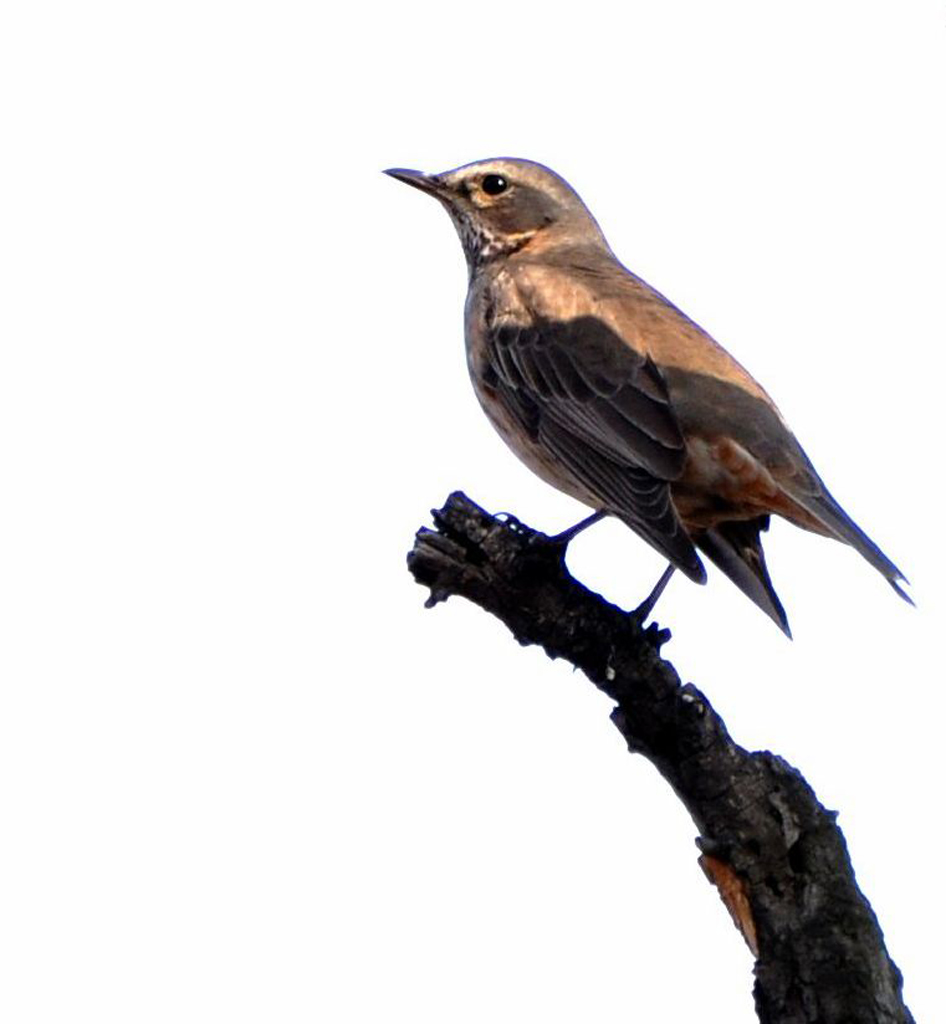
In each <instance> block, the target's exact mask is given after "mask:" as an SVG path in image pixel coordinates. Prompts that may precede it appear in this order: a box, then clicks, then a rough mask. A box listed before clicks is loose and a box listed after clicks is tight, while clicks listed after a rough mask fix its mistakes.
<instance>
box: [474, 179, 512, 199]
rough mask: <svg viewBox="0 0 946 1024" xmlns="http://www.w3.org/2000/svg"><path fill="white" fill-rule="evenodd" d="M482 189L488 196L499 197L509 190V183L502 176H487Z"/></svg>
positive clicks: (482, 183)
mask: <svg viewBox="0 0 946 1024" xmlns="http://www.w3.org/2000/svg"><path fill="white" fill-rule="evenodd" d="M480 187H481V188H482V189H483V191H484V192H485V193H486V194H487V195H488V196H498V195H499V193H500V192H505V191H506V189H507V188H509V182H508V181H506V179H505V178H504V177H503V176H502V175H501V174H487V175H486V176H485V177H484V178H483V181H482V182H481V185H480Z"/></svg>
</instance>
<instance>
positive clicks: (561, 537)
mask: <svg viewBox="0 0 946 1024" xmlns="http://www.w3.org/2000/svg"><path fill="white" fill-rule="evenodd" d="M607 514H608V513H607V512H605V511H604V509H601V508H599V509H598V511H597V512H593V513H592V514H591V515H590V516H587V517H586V518H585V519H582V521H581V522H580V523H575V525H574V526H570V527H569V528H568V529H567V530H562V532H561V533H556V534H555V536H554V537H549V540H550V541H551V542H552V543H553V544H560V545H561V546H562V547H568V545H569V544H570V543H571V542H572V541H573V540H574V539H575V538H576V537H577V536H578V534H579V533H581V531H582V530H587V529H588V527H589V526H594V524H595V523H597V522H599V521H600V520H602V519H604V517H605V516H606V515H607Z"/></svg>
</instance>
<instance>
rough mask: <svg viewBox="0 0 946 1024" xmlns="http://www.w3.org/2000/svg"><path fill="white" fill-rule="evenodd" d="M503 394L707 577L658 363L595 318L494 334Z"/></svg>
mask: <svg viewBox="0 0 946 1024" xmlns="http://www.w3.org/2000/svg"><path fill="white" fill-rule="evenodd" d="M487 349H488V355H489V359H490V363H491V365H492V369H493V371H494V372H495V375H496V379H497V383H496V392H497V395H498V396H499V397H500V398H501V399H502V401H503V402H504V404H505V405H506V407H507V409H508V410H509V411H510V412H511V413H513V414H514V415H515V416H516V418H517V419H518V420H519V422H520V423H521V424H522V425H523V428H524V429H526V430H528V432H529V434H530V436H531V437H532V438H533V439H534V440H535V441H536V442H537V443H538V444H540V445H542V446H543V447H544V448H545V449H546V451H548V452H549V453H550V454H551V455H552V456H554V457H555V458H556V459H557V460H558V461H559V462H560V463H561V464H562V465H563V466H564V467H565V468H566V469H567V471H568V472H569V473H570V474H571V475H572V476H573V477H574V478H575V479H576V480H578V481H580V482H581V483H582V485H583V486H584V487H585V488H586V489H587V490H588V491H589V492H590V493H592V494H594V495H596V496H597V497H598V498H599V499H600V501H601V507H602V508H604V509H606V510H607V511H609V512H611V513H612V514H614V515H616V516H618V517H619V518H620V519H622V520H623V521H624V522H625V523H626V524H627V525H628V526H630V527H631V528H632V529H633V530H635V531H636V532H637V533H639V534H640V535H641V536H642V537H643V538H644V539H645V540H646V541H648V543H650V544H651V545H652V546H653V547H654V548H656V549H657V550H658V551H660V552H661V553H662V554H663V555H664V556H665V557H666V558H667V559H669V560H670V561H671V562H673V564H674V565H676V566H677V567H678V568H680V569H681V570H682V571H683V572H685V573H686V575H687V576H689V577H690V578H691V579H694V580H696V581H698V582H703V581H704V580H705V579H706V572H705V570H704V568H703V564H702V562H701V561H700V559H699V556H698V555H697V553H696V549H695V548H694V546H693V543H692V541H691V540H690V538H689V536H688V534H687V532H686V530H685V529H684V527H683V525H682V524H681V522H680V520H679V518H678V516H677V513H676V510H675V509H674V507H673V504H672V502H671V500H670V486H669V484H670V482H671V481H673V480H676V479H678V478H679V477H680V475H681V473H682V472H683V467H684V463H685V460H686V449H685V445H684V440H683V435H682V433H681V431H680V427H679V424H678V423H677V420H676V417H675V416H674V413H673V410H672V409H671V407H670V402H669V399H668V396H667V389H666V385H665V384H664V382H663V379H662V378H661V376H660V373H659V371H658V370H657V367H656V366H654V364H653V363H652V362H651V361H650V360H649V359H646V358H645V357H643V356H641V355H640V354H639V353H637V352H635V351H634V350H633V349H632V348H630V346H628V345H626V344H625V343H624V342H623V341H622V340H621V338H619V337H618V336H617V335H616V334H615V333H614V331H612V330H611V329H610V328H609V327H608V326H607V325H606V324H604V323H603V322H602V321H600V320H598V319H596V318H595V317H579V318H577V319H575V320H570V321H539V322H537V323H535V324H532V325H530V326H528V327H518V326H508V325H504V326H501V327H497V328H495V329H494V330H492V331H491V332H490V333H489V335H488V340H487Z"/></svg>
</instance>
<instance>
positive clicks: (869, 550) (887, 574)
mask: <svg viewBox="0 0 946 1024" xmlns="http://www.w3.org/2000/svg"><path fill="white" fill-rule="evenodd" d="M818 483H821V482H820V480H819V481H818ZM791 497H792V500H793V501H796V502H797V503H798V504H799V505H801V507H802V508H803V509H804V510H805V511H806V512H807V513H808V514H809V515H811V516H813V517H814V518H815V519H816V520H818V522H819V523H821V524H822V525H823V526H824V528H825V532H826V533H828V534H829V535H830V536H832V537H834V538H835V540H840V541H843V542H844V543H845V544H850V545H851V547H852V548H854V550H855V551H856V552H858V554H860V555H861V556H862V557H863V558H865V559H866V560H867V561H868V562H870V564H871V565H872V566H873V567H874V568H875V569H876V570H877V571H878V572H879V573H880V574H881V575H882V576H883V577H884V579H885V580H886V581H887V582H888V583H889V584H890V586H891V587H893V589H894V590H895V591H896V592H897V593H898V594H899V595H900V596H901V597H902V598H903V600H904V601H906V602H907V603H908V604H913V599H912V598H911V597H910V595H909V594H908V593H907V592H906V591H905V590H904V589H903V588H902V587H901V586H900V584H901V583H907V584H909V582H910V581H909V580H908V579H907V578H906V576H904V575H903V573H902V572H901V571H900V570H899V569H898V568H897V567H896V566H895V565H894V564H893V562H891V561H890V559H889V558H888V557H887V556H886V555H885V554H884V553H883V551H881V550H880V548H879V547H877V545H876V544H875V543H874V542H873V541H872V540H871V539H870V537H868V536H867V534H866V533H864V531H863V530H862V529H861V528H860V527H859V526H858V525H857V523H855V522H854V520H853V519H852V518H851V517H850V516H849V515H848V514H847V512H845V511H844V509H843V508H841V506H840V505H839V504H838V503H837V502H836V501H835V500H834V498H832V497H831V495H830V494H829V493H828V490H827V488H826V487H825V486H824V485H823V484H821V486H820V488H819V489H818V491H817V492H816V493H805V494H798V493H794V492H793V493H792V495H791Z"/></svg>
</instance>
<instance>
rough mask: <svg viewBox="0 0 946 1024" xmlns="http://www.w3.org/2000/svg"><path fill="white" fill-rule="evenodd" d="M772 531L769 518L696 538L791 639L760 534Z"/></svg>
mask: <svg viewBox="0 0 946 1024" xmlns="http://www.w3.org/2000/svg"><path fill="white" fill-rule="evenodd" d="M768 528H769V517H768V516H759V517H758V518H756V519H747V520H742V521H733V522H728V523H719V524H718V525H717V526H714V527H713V528H712V529H710V530H706V531H705V532H704V533H701V534H699V535H698V536H696V537H694V541H695V543H696V546H697V547H698V548H699V549H700V550H701V551H703V552H704V553H705V554H706V555H707V557H708V558H709V559H710V560H711V561H712V562H714V563H715V564H716V565H717V566H718V567H719V568H720V569H722V571H723V572H724V573H725V574H726V575H727V576H728V577H729V578H730V579H731V580H732V581H733V583H735V584H736V586H737V587H738V588H739V589H740V590H741V591H742V592H743V593H744V594H745V595H746V597H748V598H749V600H751V601H754V602H755V603H756V604H757V605H758V606H759V607H760V608H761V609H762V611H764V612H765V614H766V615H768V616H769V618H770V619H772V621H773V622H774V623H775V624H776V625H777V626H778V627H779V629H781V630H782V632H783V633H784V634H785V635H786V636H787V637H788V638H789V639H791V636H792V631H791V630H790V629H789V627H788V617H787V616H786V614H785V609H784V608H783V607H782V602H781V601H780V600H779V599H778V594H776V593H775V588H774V587H773V586H772V580H771V579H770V578H769V571H768V569H767V568H766V567H765V555H764V553H763V551H762V540H761V538H760V536H759V534H760V533H761V532H762V531H763V530H767V529H768Z"/></svg>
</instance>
